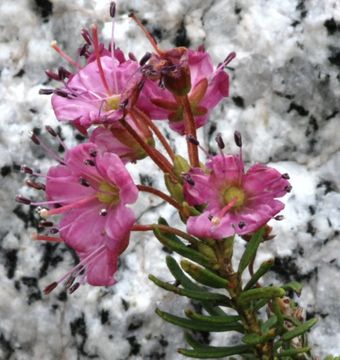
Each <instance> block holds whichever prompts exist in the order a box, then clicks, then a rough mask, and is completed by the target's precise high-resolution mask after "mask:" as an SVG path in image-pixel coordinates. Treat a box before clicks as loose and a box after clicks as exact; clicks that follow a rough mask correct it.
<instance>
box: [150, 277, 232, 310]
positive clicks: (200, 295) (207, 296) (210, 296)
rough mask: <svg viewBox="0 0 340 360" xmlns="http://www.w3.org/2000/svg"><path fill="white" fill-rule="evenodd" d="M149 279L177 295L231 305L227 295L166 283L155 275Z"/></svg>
mask: <svg viewBox="0 0 340 360" xmlns="http://www.w3.org/2000/svg"><path fill="white" fill-rule="evenodd" d="M149 279H150V280H151V281H152V282H154V283H155V284H156V285H158V286H159V287H161V288H162V289H165V290H168V291H171V292H173V293H175V294H177V295H181V296H186V297H188V298H190V299H195V300H203V301H212V302H214V303H216V304H218V305H224V306H230V299H228V298H227V297H226V296H225V295H222V294H214V293H210V292H208V291H199V290H189V289H182V288H179V287H176V286H174V285H171V284H169V283H166V282H164V281H162V280H160V279H158V278H156V277H155V276H153V275H149Z"/></svg>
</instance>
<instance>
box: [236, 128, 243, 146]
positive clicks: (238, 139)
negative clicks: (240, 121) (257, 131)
mask: <svg viewBox="0 0 340 360" xmlns="http://www.w3.org/2000/svg"><path fill="white" fill-rule="evenodd" d="M234 140H235V144H236V146H238V147H239V148H241V147H242V135H241V133H240V132H239V131H237V130H236V131H235V132H234Z"/></svg>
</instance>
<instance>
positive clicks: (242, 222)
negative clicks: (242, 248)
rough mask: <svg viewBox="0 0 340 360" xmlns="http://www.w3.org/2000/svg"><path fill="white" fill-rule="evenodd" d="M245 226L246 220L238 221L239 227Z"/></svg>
mask: <svg viewBox="0 0 340 360" xmlns="http://www.w3.org/2000/svg"><path fill="white" fill-rule="evenodd" d="M245 226H246V223H245V222H244V221H240V222H239V223H238V227H239V228H240V229H243V228H244V227H245Z"/></svg>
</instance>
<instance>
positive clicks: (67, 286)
mask: <svg viewBox="0 0 340 360" xmlns="http://www.w3.org/2000/svg"><path fill="white" fill-rule="evenodd" d="M75 279H76V278H75V277H74V276H72V275H71V276H70V277H69V278H68V279H67V280H66V282H65V284H64V287H65V289H68V288H70V287H71V286H72V285H73V283H74V280H75Z"/></svg>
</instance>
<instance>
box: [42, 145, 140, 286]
mask: <svg viewBox="0 0 340 360" xmlns="http://www.w3.org/2000/svg"><path fill="white" fill-rule="evenodd" d="M46 196H47V199H48V201H47V202H46V203H41V204H48V205H49V207H50V209H43V210H41V211H40V214H41V216H43V217H49V216H52V215H59V214H60V215H61V219H60V223H59V228H58V230H59V233H60V236H61V239H62V240H63V241H64V242H65V243H66V244H67V245H69V246H70V247H71V248H72V249H74V250H75V251H76V252H77V254H78V255H79V257H80V259H81V262H80V264H78V265H77V267H76V268H75V269H73V270H72V271H71V272H70V273H68V274H67V276H66V277H67V279H68V280H67V281H68V282H70V279H71V280H72V281H71V282H73V281H74V280H75V278H78V283H80V284H81V283H84V282H87V283H89V284H91V285H112V284H114V283H115V280H114V278H113V275H114V273H115V272H116V270H117V261H118V256H119V255H120V253H121V252H122V251H123V250H124V249H125V248H126V246H127V244H128V241H129V236H130V231H131V228H132V225H133V224H134V222H135V216H134V214H133V212H132V210H131V209H129V208H127V207H126V205H127V204H132V203H134V202H135V201H136V200H137V196H138V190H137V187H136V186H135V184H134V183H133V181H132V179H131V176H130V174H129V173H128V172H127V170H126V168H125V166H124V164H123V163H122V161H121V160H120V158H119V157H118V156H117V155H115V154H112V153H101V152H99V150H98V148H97V147H96V145H95V144H93V143H86V144H81V145H78V146H76V147H74V148H73V149H71V150H68V151H67V152H66V154H65V159H64V163H63V164H61V165H58V166H54V167H52V168H50V169H49V171H48V174H47V180H46ZM64 279H65V276H64V277H63V278H62V279H61V280H59V281H58V282H57V283H59V282H61V281H63V280H64Z"/></svg>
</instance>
